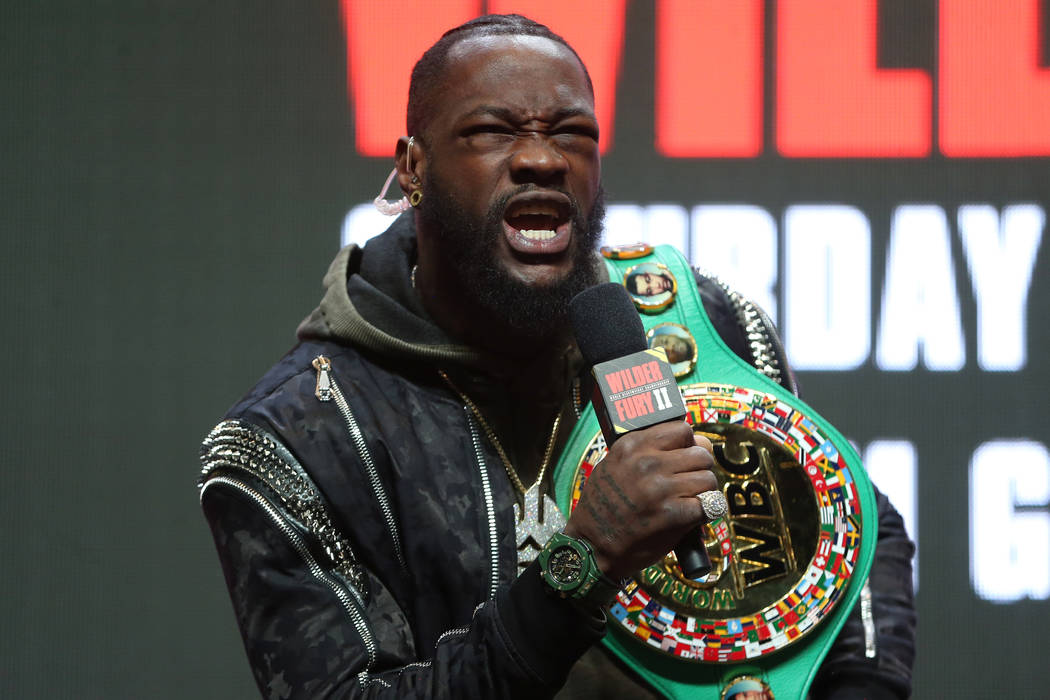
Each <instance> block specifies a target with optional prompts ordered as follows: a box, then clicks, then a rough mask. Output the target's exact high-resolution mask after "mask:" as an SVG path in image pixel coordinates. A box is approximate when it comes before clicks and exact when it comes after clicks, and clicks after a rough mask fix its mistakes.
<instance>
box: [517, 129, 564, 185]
mask: <svg viewBox="0 0 1050 700" xmlns="http://www.w3.org/2000/svg"><path fill="white" fill-rule="evenodd" d="M510 169H511V176H512V177H513V178H514V180H515V182H519V183H525V182H533V183H536V184H547V183H554V182H559V181H561V179H562V178H563V177H564V176H565V173H566V172H568V169H569V162H568V161H567V160H566V159H565V156H564V155H562V153H561V152H560V151H559V150H558V149H557V148H556V147H555V146H554V144H553V143H551V140H550V138H549V137H548V136H547V135H546V134H540V133H536V132H531V133H527V134H522V135H519V136H518V138H517V142H516V144H515V149H514V155H513V156H512V157H511V162H510Z"/></svg>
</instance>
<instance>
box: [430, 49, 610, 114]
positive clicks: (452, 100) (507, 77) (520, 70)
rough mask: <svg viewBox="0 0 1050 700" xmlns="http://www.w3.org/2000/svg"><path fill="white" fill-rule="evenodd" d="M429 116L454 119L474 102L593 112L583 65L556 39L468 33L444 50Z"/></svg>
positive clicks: (514, 108) (520, 108) (535, 111)
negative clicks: (445, 60)
mask: <svg viewBox="0 0 1050 700" xmlns="http://www.w3.org/2000/svg"><path fill="white" fill-rule="evenodd" d="M442 83H443V85H442V88H441V90H440V91H439V93H438V95H437V99H436V100H434V103H433V104H434V107H435V109H434V112H435V115H434V116H436V117H437V116H440V117H451V118H455V116H456V115H459V114H465V113H467V112H470V111H471V110H472V109H474V108H475V107H477V106H479V105H492V106H500V107H504V108H508V109H510V110H512V111H521V112H523V113H527V114H528V115H530V116H533V115H537V114H538V113H540V112H545V111H550V110H565V109H575V110H583V111H586V112H588V113H591V114H593V111H594V98H593V96H592V95H591V91H590V88H589V87H588V83H587V76H586V74H585V73H584V70H583V66H582V65H581V64H580V62H579V60H578V59H577V58H576V56H575V55H574V54H573V53H572V52H571V51H570V50H569V49H568V48H566V47H565V46H563V45H562V44H559V43H558V42H556V41H552V40H550V39H547V38H545V37H539V36H519V35H497V36H481V37H470V38H467V39H464V40H462V41H460V42H457V43H456V44H455V45H454V46H453V47H452V48H451V50H450V51H449V55H448V63H447V64H446V69H445V75H444V76H443V80H442Z"/></svg>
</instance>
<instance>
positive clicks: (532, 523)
mask: <svg viewBox="0 0 1050 700" xmlns="http://www.w3.org/2000/svg"><path fill="white" fill-rule="evenodd" d="M514 523H515V527H514V529H515V535H516V537H515V541H516V543H517V545H518V573H519V574H520V573H521V572H522V571H524V570H525V567H527V566H528V565H529V564H531V563H532V562H533V561H534V560H535V559H536V557H538V556H539V555H540V550H542V549H543V547H544V545H546V544H547V540H549V539H550V538H551V536H552V535H553V534H554V533H555V532H559V531H560V530H561V529H562V528H564V527H565V523H566V520H565V516H564V515H562V513H561V511H560V510H558V504H557V503H555V502H554V499H553V498H551V497H550V496H548V495H547V494H541V493H540V485H539V484H538V483H537V484H533V485H532V486H530V487H529V489H528V490H527V491H526V492H525V508H524V513H523V512H522V508H521V507H520V506H519V505H518V504H517V503H515V504H514Z"/></svg>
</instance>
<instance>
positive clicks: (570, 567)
mask: <svg viewBox="0 0 1050 700" xmlns="http://www.w3.org/2000/svg"><path fill="white" fill-rule="evenodd" d="M582 570H583V560H582V558H581V557H580V553H579V552H577V551H576V550H575V549H573V548H572V547H560V548H558V549H557V550H555V551H554V552H552V553H551V558H550V561H549V562H547V571H548V572H549V574H550V576H551V578H553V579H554V580H555V581H557V582H558V583H562V584H565V583H574V582H576V581H578V580H579V578H580V574H581V573H582Z"/></svg>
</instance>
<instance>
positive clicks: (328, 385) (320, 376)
mask: <svg viewBox="0 0 1050 700" xmlns="http://www.w3.org/2000/svg"><path fill="white" fill-rule="evenodd" d="M312 364H313V366H314V369H316V370H317V388H316V389H314V395H315V396H316V397H317V398H319V399H320V400H321V401H331V399H332V377H331V376H330V372H331V371H332V362H331V360H329V359H328V358H327V357H325V356H324V355H318V356H317V357H315V358H314V361H313V363H312Z"/></svg>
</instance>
